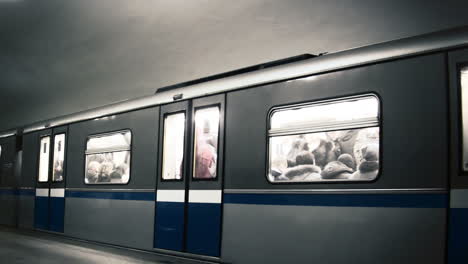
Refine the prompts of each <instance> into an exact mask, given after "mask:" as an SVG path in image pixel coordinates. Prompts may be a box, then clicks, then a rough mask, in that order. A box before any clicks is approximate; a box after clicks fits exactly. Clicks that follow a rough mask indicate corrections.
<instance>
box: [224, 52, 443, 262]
mask: <svg viewBox="0 0 468 264" xmlns="http://www.w3.org/2000/svg"><path fill="white" fill-rule="evenodd" d="M366 93H375V94H377V95H378V96H379V98H380V104H381V111H382V112H381V119H382V121H381V127H380V129H381V141H380V148H381V150H382V152H381V158H380V159H381V167H380V175H379V176H378V178H377V179H376V180H375V181H372V182H364V183H362V182H361V183H356V182H354V183H352V182H350V183H309V184H297V183H296V184H294V183H290V184H271V183H269V182H268V181H267V178H266V173H267V171H266V170H267V168H266V166H267V130H268V113H269V110H270V109H271V108H272V107H274V106H279V105H285V104H295V103H301V102H307V101H315V100H323V99H329V98H339V97H344V96H350V95H356V94H366ZM226 105H227V110H226V148H225V149H226V164H225V176H226V182H225V194H224V207H223V212H224V216H223V219H224V222H223V243H222V259H223V260H224V261H226V262H230V263H288V262H295V263H313V262H317V263H346V262H359V263H376V262H379V263H396V262H397V263H443V262H444V257H445V243H446V232H445V228H446V217H447V203H448V198H447V188H448V180H447V171H448V164H447V155H448V133H447V132H448V131H447V126H448V120H447V116H448V114H447V92H446V70H445V56H444V54H434V55H428V56H422V57H414V58H409V59H404V60H398V61H392V62H387V63H381V64H376V65H370V66H366V67H360V68H354V69H349V70H344V71H340V72H333V73H327V74H323V75H319V76H315V77H309V78H304V79H298V80H292V81H288V82H282V83H276V84H271V85H266V86H262V87H256V88H253V89H246V90H242V91H235V92H231V93H228V95H227V103H226ZM307 189H309V190H311V191H309V192H307V191H304V190H307ZM329 189H334V190H339V191H341V192H336V191H329ZM405 189H416V190H418V191H404V190H405ZM372 190H375V192H373V191H372ZM314 191H315V192H314ZM317 191H321V192H318V194H317Z"/></svg>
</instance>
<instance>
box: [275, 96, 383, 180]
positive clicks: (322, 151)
mask: <svg viewBox="0 0 468 264" xmlns="http://www.w3.org/2000/svg"><path fill="white" fill-rule="evenodd" d="M378 104H379V103H378V99H377V98H376V97H374V96H365V97H358V98H348V99H344V100H341V101H336V100H335V101H332V102H326V103H321V102H319V103H317V104H309V105H300V106H298V105H294V106H290V107H287V108H282V109H280V110H277V111H274V112H273V114H272V116H271V119H270V121H271V129H270V130H269V172H268V179H269V180H270V181H271V182H320V181H370V180H374V179H375V178H376V177H377V174H378V171H379V167H380V166H379V152H380V151H379V142H380V138H379V137H380V128H379V119H378V118H379V116H378V115H379V114H378V113H379V106H378ZM334 106H337V108H334ZM355 107H359V108H364V109H354V108H355ZM318 109H320V111H318ZM321 111H324V112H321ZM343 111H344V112H345V113H343ZM350 113H354V114H355V116H353V115H351V114H350ZM277 114H280V117H277V116H276V115H277ZM311 115H312V116H311ZM288 118H290V120H289V119H288ZM301 119H302V120H301ZM274 122H276V123H275V124H273V123H274Z"/></svg>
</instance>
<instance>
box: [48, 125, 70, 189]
mask: <svg viewBox="0 0 468 264" xmlns="http://www.w3.org/2000/svg"><path fill="white" fill-rule="evenodd" d="M59 135H64V140H63V144H64V145H63V168H62V169H63V172H62V179H61V180H60V181H56V180H54V163H55V137H57V136H59ZM67 140H68V135H67V133H66V132H59V133H57V134H54V138H53V147H52V171H51V173H52V175H51V179H52V182H54V183H57V182H63V181H64V180H65V172H66V159H67V147H68V146H67Z"/></svg>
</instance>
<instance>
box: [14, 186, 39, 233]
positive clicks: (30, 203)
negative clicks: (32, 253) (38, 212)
mask: <svg viewBox="0 0 468 264" xmlns="http://www.w3.org/2000/svg"><path fill="white" fill-rule="evenodd" d="M34 200H35V197H34V196H33V195H31V193H30V194H27V193H26V192H22V191H21V190H20V192H19V196H18V227H19V228H26V229H33V228H34Z"/></svg>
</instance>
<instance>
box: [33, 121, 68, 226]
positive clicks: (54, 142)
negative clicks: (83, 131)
mask: <svg viewBox="0 0 468 264" xmlns="http://www.w3.org/2000/svg"><path fill="white" fill-rule="evenodd" d="M66 139H67V127H59V128H55V129H53V130H45V131H43V132H41V133H40V135H39V144H40V147H39V157H38V159H39V163H38V177H37V183H36V201H35V209H34V212H35V216H34V226H35V228H36V229H41V230H45V231H52V232H59V233H63V226H64V214H65V155H66V149H65V148H66Z"/></svg>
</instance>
